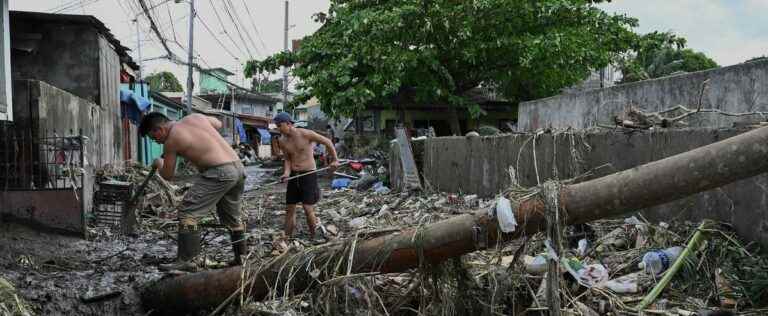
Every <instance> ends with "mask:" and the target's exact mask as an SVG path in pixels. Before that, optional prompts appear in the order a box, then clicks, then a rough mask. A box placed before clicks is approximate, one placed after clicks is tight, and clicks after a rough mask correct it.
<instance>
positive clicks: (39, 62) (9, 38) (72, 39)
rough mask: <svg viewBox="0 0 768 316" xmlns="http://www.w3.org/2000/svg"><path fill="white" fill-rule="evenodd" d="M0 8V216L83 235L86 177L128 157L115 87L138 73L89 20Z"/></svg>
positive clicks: (89, 192) (89, 180)
mask: <svg viewBox="0 0 768 316" xmlns="http://www.w3.org/2000/svg"><path fill="white" fill-rule="evenodd" d="M0 4H2V6H1V7H0V12H2V15H0V16H2V21H0V22H2V23H1V24H2V26H3V36H2V40H1V41H0V47H2V49H0V52H2V53H0V55H1V57H2V58H0V61H1V62H0V65H2V69H0V77H2V79H3V80H2V84H0V91H2V96H0V100H2V101H0V105H2V106H0V120H3V121H4V122H5V123H4V124H2V125H0V135H2V137H0V165H3V166H4V167H3V168H0V188H1V189H0V216H2V218H4V219H5V218H15V219H19V220H20V221H21V222H25V223H33V224H35V225H36V226H42V227H47V228H50V229H53V230H56V231H64V232H67V233H74V234H78V235H80V236H86V235H87V232H88V230H87V221H88V218H89V215H90V212H91V210H93V201H94V199H93V194H94V180H95V172H94V170H95V169H98V168H101V167H104V166H107V165H113V164H117V165H121V164H122V163H123V161H124V160H125V159H126V157H135V156H133V153H135V152H136V149H137V147H136V145H137V142H127V141H126V140H128V139H130V136H131V135H130V132H126V129H124V127H125V126H124V125H123V124H122V123H123V122H124V121H123V119H124V117H123V115H124V114H125V112H124V111H123V110H124V109H125V108H124V107H122V106H121V102H120V91H121V90H120V84H121V79H123V78H124V79H126V81H130V80H131V79H130V78H129V77H131V73H132V72H133V70H136V69H138V66H137V65H136V64H135V63H134V62H133V61H132V60H131V58H130V56H129V55H128V54H127V51H128V49H127V48H125V47H123V46H122V45H121V44H120V42H119V41H117V40H116V39H115V38H114V36H112V34H111V33H110V31H109V30H108V29H107V28H106V27H105V26H104V24H103V23H101V22H100V21H99V20H97V19H96V18H94V17H92V16H87V15H63V14H46V13H37V12H18V11H10V12H8V11H7V10H8V9H7V4H8V1H7V0H0ZM9 65H10V67H8V66H9ZM9 87H10V88H9ZM9 94H10V95H12V96H13V98H10V95H9ZM9 102H12V103H11V104H10V106H9ZM11 119H12V121H11ZM127 130H128V131H129V130H130V127H129V128H128V129H127ZM126 134H127V135H126ZM126 145H128V146H126ZM126 154H127V155H126ZM30 210H34V212H31V211H30Z"/></svg>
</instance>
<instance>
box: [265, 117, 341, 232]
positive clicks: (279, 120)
mask: <svg viewBox="0 0 768 316" xmlns="http://www.w3.org/2000/svg"><path fill="white" fill-rule="evenodd" d="M273 121H274V122H275V125H277V129H278V130H279V131H280V134H282V136H281V137H280V143H279V144H280V149H281V150H282V151H283V153H284V159H285V161H284V163H283V166H284V169H285V171H284V172H283V176H282V177H280V180H281V181H285V179H286V178H288V177H293V176H297V175H301V174H304V173H307V172H310V171H313V170H315V169H316V168H317V166H315V159H314V157H313V153H314V150H313V146H312V144H313V143H318V144H323V145H324V146H325V149H326V152H328V153H330V155H331V156H330V161H329V166H330V167H331V168H330V169H331V172H333V171H335V170H336V168H338V167H339V160H338V158H337V157H336V150H335V149H334V148H333V144H332V143H331V141H330V140H329V139H328V138H325V137H323V136H321V135H320V134H318V133H315V132H313V131H311V130H308V129H301V128H296V127H294V126H293V120H291V116H290V115H288V113H286V112H281V113H278V114H277V116H275V118H274V119H273ZM319 200H320V187H318V186H317V173H312V174H308V175H305V176H302V177H299V178H296V179H291V180H289V181H288V188H287V190H286V192H285V204H286V210H285V236H286V237H288V238H290V237H291V236H292V235H293V228H294V227H295V226H296V204H298V203H299V202H301V206H302V208H304V213H305V214H306V215H307V226H308V228H309V238H310V240H314V238H315V226H316V225H317V217H315V204H316V203H317V201H319Z"/></svg>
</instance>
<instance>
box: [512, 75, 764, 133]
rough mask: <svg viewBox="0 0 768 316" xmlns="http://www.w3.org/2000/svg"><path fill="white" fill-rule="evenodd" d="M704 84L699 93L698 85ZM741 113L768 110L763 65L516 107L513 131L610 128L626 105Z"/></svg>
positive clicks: (728, 121)
mask: <svg viewBox="0 0 768 316" xmlns="http://www.w3.org/2000/svg"><path fill="white" fill-rule="evenodd" d="M705 80H709V84H708V87H707V89H705V90H704V92H703V94H701V91H702V89H701V87H702V83H703V82H704V81H705ZM699 100H701V107H702V108H715V109H720V110H722V111H727V112H734V113H744V112H757V111H768V61H766V60H763V61H755V62H750V63H745V64H738V65H733V66H729V67H723V68H718V69H713V70H707V71H700V72H694V73H689V74H682V75H676V76H669V77H664V78H658V79H653V80H646V81H640V82H634V83H629V84H624V85H618V86H613V87H610V88H605V89H595V90H588V91H585V92H580V93H571V94H561V95H557V96H553V97H550V98H546V99H539V100H533V101H529V102H523V103H521V104H520V108H519V112H518V117H519V121H518V129H519V130H520V131H534V130H537V129H540V128H558V129H561V128H567V127H572V128H576V129H583V128H588V127H592V126H596V125H598V124H613V117H614V116H615V115H617V114H620V113H622V112H624V111H625V110H626V109H628V108H629V107H630V106H634V107H637V108H640V109H643V110H646V111H653V112H655V111H660V110H664V109H668V108H671V107H673V106H676V105H684V106H688V107H694V108H695V107H697V106H698V104H699ZM760 118H762V119H764V118H763V117H761V116H752V117H750V116H741V117H732V116H722V115H716V114H697V115H695V116H692V117H690V118H689V119H687V121H688V122H689V123H690V124H689V125H688V127H731V126H733V122H736V121H744V120H755V119H760Z"/></svg>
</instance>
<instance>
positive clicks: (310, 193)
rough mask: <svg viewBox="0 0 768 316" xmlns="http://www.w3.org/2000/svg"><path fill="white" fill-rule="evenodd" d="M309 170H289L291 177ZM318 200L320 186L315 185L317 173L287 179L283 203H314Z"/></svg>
mask: <svg viewBox="0 0 768 316" xmlns="http://www.w3.org/2000/svg"><path fill="white" fill-rule="evenodd" d="M307 172H310V171H296V172H291V177H293V176H297V175H300V174H304V173H307ZM319 200H320V187H319V186H318V185H317V173H312V174H308V175H305V176H303V177H298V178H296V179H291V180H288V189H287V190H286V191H285V204H298V203H299V202H301V204H306V205H314V204H316V203H317V201H319Z"/></svg>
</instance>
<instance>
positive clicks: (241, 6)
mask: <svg viewBox="0 0 768 316" xmlns="http://www.w3.org/2000/svg"><path fill="white" fill-rule="evenodd" d="M145 1H146V2H147V4H148V5H149V6H150V7H152V6H156V8H154V9H153V14H155V19H156V22H157V23H158V24H159V25H160V28H161V31H162V33H163V34H164V36H165V37H166V38H169V39H171V40H173V39H174V38H175V39H176V41H178V42H179V43H180V44H181V46H182V47H179V45H176V44H173V43H171V44H170V47H171V49H172V50H173V51H174V52H175V53H176V54H177V55H179V56H183V57H184V58H185V59H186V53H185V49H186V47H187V41H188V35H187V34H188V33H187V30H188V23H189V22H188V16H189V5H188V4H187V3H186V2H185V3H178V4H177V3H174V1H172V0H145ZM328 4H329V0H291V1H290V4H289V9H290V10H289V11H290V24H291V25H293V27H292V28H291V29H290V32H289V39H297V38H301V37H303V36H305V35H308V34H311V33H312V32H314V31H315V30H317V28H318V27H319V24H317V23H315V22H313V21H312V18H311V16H312V14H314V13H316V12H321V11H326V10H327V8H328ZM196 6H197V9H198V15H199V17H200V19H199V20H197V23H196V24H195V31H194V38H195V40H194V45H195V51H196V53H197V54H199V56H201V57H202V60H199V61H198V62H199V63H200V64H201V65H203V66H207V67H211V68H213V67H223V68H227V69H229V70H230V71H232V72H233V73H236V74H237V76H236V78H233V81H235V82H236V83H239V84H242V85H243V86H245V87H250V83H249V82H246V81H245V80H244V79H243V77H242V63H244V61H246V60H248V59H250V58H251V57H253V58H263V57H265V56H268V55H271V54H273V53H276V52H278V51H279V50H281V49H282V47H283V17H284V1H282V0H196ZM214 6H215V10H214ZM10 7H11V10H23V11H39V12H54V11H57V10H62V9H63V11H61V12H59V13H67V14H89V15H94V16H96V17H97V18H98V19H100V20H101V21H102V22H104V24H106V26H107V27H108V28H110V29H111V31H112V33H113V34H114V35H115V36H116V37H117V39H118V40H120V41H121V42H122V43H123V45H124V46H126V47H128V48H130V49H132V50H134V52H133V54H134V55H133V56H134V59H135V60H138V56H137V52H136V49H135V48H136V25H135V24H134V23H133V22H132V20H133V19H134V17H135V15H136V14H137V13H139V12H140V10H139V6H138V0H11V1H10ZM232 7H234V9H233V10H232V9H230V10H229V13H231V14H232V18H230V15H229V14H228V13H227V12H228V10H227V8H232ZM601 7H603V8H604V9H605V10H607V11H610V12H617V13H623V14H627V15H629V16H633V17H636V18H638V19H639V20H640V27H639V28H638V30H637V31H638V32H642V33H645V32H649V31H653V30H660V31H667V30H671V31H674V32H675V33H676V34H679V35H681V36H683V37H685V38H687V39H688V46H689V47H690V48H692V49H694V50H697V51H702V52H704V53H706V54H707V55H708V56H710V57H711V58H713V59H714V60H715V61H716V62H717V63H718V64H720V65H722V66H727V65H732V64H736V63H740V62H743V61H745V60H747V59H749V58H752V57H756V56H761V55H768V32H765V30H766V29H768V19H761V18H760V15H761V14H763V13H765V12H768V0H613V3H610V4H604V5H601ZM216 13H218V17H217V15H216ZM238 18H239V21H240V22H241V23H237V28H236V27H235V24H234V23H233V22H232V21H233V19H234V20H237V19H238ZM219 19H220V20H221V21H222V22H223V23H220V22H219ZM201 22H204V23H205V25H207V26H208V28H210V30H211V31H210V32H209V31H208V30H207V29H206V28H205V25H203V23H201ZM222 24H223V25H222ZM238 28H239V30H240V33H238V31H237V30H238ZM174 30H175V32H174ZM223 30H226V33H224V31H223ZM139 31H140V32H139V33H140V34H141V37H142V57H143V59H151V58H155V57H159V56H162V55H165V53H164V51H163V49H162V47H161V46H160V44H159V41H157V39H156V37H155V35H154V34H153V33H151V32H150V30H149V25H148V23H147V19H146V18H145V16H143V15H139ZM174 34H175V35H174ZM241 35H242V37H243V38H244V40H243V39H241V38H240V36H241ZM230 37H231V38H232V39H230ZM216 39H218V41H220V42H221V44H220V43H219V42H218V41H217V40H216ZM233 40H234V43H233ZM244 43H247V45H246V44H244ZM246 47H248V48H246ZM227 50H229V51H230V52H231V53H232V55H234V56H232V55H230V53H228V52H227ZM235 57H236V58H237V60H236V59H235ZM144 67H145V74H146V73H151V72H154V71H159V70H170V71H172V72H173V73H175V74H176V76H177V77H178V78H179V81H180V82H181V83H182V85H186V77H187V76H186V69H185V68H184V67H182V66H178V65H175V64H172V63H170V62H167V61H164V60H161V59H156V60H151V61H145V62H144ZM276 77H277V76H275V78H276ZM194 78H195V81H197V80H198V76H197V74H195V77H194Z"/></svg>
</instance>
